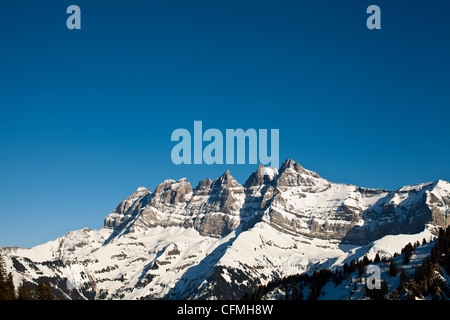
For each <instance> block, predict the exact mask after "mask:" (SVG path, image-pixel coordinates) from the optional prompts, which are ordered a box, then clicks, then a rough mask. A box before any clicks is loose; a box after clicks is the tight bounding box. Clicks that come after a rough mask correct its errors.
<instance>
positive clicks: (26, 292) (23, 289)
mask: <svg viewBox="0 0 450 320" xmlns="http://www.w3.org/2000/svg"><path fill="white" fill-rule="evenodd" d="M17 299H18V300H33V292H32V291H31V289H30V286H28V285H27V284H24V283H22V284H21V285H20V286H19V288H18V289H17Z"/></svg>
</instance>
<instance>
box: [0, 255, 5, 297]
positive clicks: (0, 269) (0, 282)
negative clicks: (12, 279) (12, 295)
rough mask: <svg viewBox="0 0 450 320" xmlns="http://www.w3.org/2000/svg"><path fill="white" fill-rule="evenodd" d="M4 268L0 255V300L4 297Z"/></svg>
mask: <svg viewBox="0 0 450 320" xmlns="http://www.w3.org/2000/svg"><path fill="white" fill-rule="evenodd" d="M5 286H6V270H5V265H4V263H3V257H2V256H1V255H0V300H5V299H6V287H5Z"/></svg>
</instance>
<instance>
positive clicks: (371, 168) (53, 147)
mask: <svg viewBox="0 0 450 320" xmlns="http://www.w3.org/2000/svg"><path fill="white" fill-rule="evenodd" d="M71 4H76V5H78V6H79V7H80V8H81V25H82V29H81V30H68V29H67V28H66V19H67V17H68V16H69V15H68V14H66V8H67V7H68V6H69V5H71ZM371 4H377V5H378V6H380V8H381V17H382V22H381V24H382V29H381V30H368V29H367V28H366V19H367V17H368V15H367V14H366V8H367V7H368V6H369V5H371ZM448 12H450V3H449V2H448V1H446V0H432V1H425V0H423V1H395V3H393V1H384V0H383V1H379V0H376V1H370V2H369V1H360V0H358V1H357V0H349V1H331V0H329V1H322V0H316V1H312V0H311V1H288V0H286V1H261V0H259V1H256V0H255V1H254V0H240V1H237V0H226V1H222V0H220V1H206V0H205V1H197V0H189V1H181V0H179V1H175V0H170V1H169V0H157V1H156V0H151V1H123V0H121V1H83V0H75V1H70V2H69V1H60V0H58V1H56V0H54V1H46V0H44V1H30V0H25V1H12V0H7V1H3V2H2V5H1V7H0V30H1V31H0V41H1V42H0V43H1V50H0V111H1V117H0V203H1V206H0V221H1V223H0V246H15V245H17V246H23V247H29V246H33V245H37V244H40V243H43V242H45V241H48V240H52V239H54V238H56V237H59V236H62V235H64V234H65V233H66V232H68V231H71V230H75V229H79V228H83V227H89V228H92V229H95V228H100V227H101V226H102V225H103V219H104V217H105V216H106V215H107V214H109V213H110V212H111V211H112V210H113V209H114V208H115V206H116V205H117V204H118V203H119V202H120V201H122V200H123V199H125V198H126V197H127V196H128V195H129V194H131V193H132V192H133V191H134V190H135V189H136V188H137V187H139V186H146V187H149V188H151V189H152V190H154V188H155V187H156V185H158V184H159V183H161V182H162V181H164V180H165V179H168V178H172V179H179V178H182V177H186V178H188V180H189V181H191V183H192V184H193V185H194V186H195V185H196V184H197V183H198V181H199V180H200V179H203V178H206V177H209V178H211V179H215V178H217V177H218V176H220V175H221V174H222V173H223V172H224V171H225V170H227V169H230V171H231V174H232V175H233V176H234V177H235V178H236V179H237V180H238V181H239V182H241V183H244V182H245V180H246V178H247V177H248V176H249V175H250V173H251V172H252V171H254V170H255V169H256V165H211V166H208V165H180V166H176V165H174V164H172V162H171V158H170V153H171V149H172V147H173V146H174V145H175V143H173V142H171V141H170V135H171V133H172V131H173V130H175V129H177V128H186V129H188V130H190V131H191V132H192V131H193V122H194V121H195V120H201V121H203V127H204V129H207V128H217V129H220V130H223V132H225V129H237V128H243V129H248V128H255V129H279V130H280V161H281V162H282V161H283V160H284V159H286V158H291V159H294V160H295V161H297V162H299V163H300V164H302V165H303V166H304V167H305V168H308V169H311V170H314V171H316V172H318V173H319V174H320V175H322V176H323V177H324V178H326V179H328V180H331V181H334V182H342V183H351V184H356V185H359V186H364V187H373V188H385V189H397V188H399V187H401V186H402V185H406V184H413V183H419V182H428V181H434V180H437V179H444V180H450V167H449V156H450V146H449V143H448V141H449V138H450V128H449V126H448V123H449V120H450V111H449V107H450V90H449V87H450V77H449V75H450V59H449V57H450V26H449V25H448Z"/></svg>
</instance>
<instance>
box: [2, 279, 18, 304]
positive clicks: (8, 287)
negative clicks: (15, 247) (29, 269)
mask: <svg viewBox="0 0 450 320" xmlns="http://www.w3.org/2000/svg"><path fill="white" fill-rule="evenodd" d="M4 288H5V291H4V293H5V299H6V300H15V299H16V292H15V289H14V282H13V277H12V274H11V273H9V274H8V276H7V277H6V281H5V282H4Z"/></svg>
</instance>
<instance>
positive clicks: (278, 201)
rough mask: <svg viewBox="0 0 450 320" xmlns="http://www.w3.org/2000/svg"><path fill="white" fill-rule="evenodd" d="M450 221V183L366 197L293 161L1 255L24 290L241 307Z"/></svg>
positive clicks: (144, 197)
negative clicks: (285, 282)
mask: <svg viewBox="0 0 450 320" xmlns="http://www.w3.org/2000/svg"><path fill="white" fill-rule="evenodd" d="M449 210H450V183H449V182H446V181H442V180H438V181H435V182H432V183H424V184H417V185H411V186H406V187H403V188H401V189H399V190H397V191H387V190H378V189H368V188H360V187H357V186H353V185H347V184H339V183H333V182H330V181H327V180H326V179H324V178H322V177H320V176H319V175H318V174H317V173H315V172H313V171H309V170H307V169H305V168H303V167H302V166H301V165H300V164H298V163H296V162H295V161H292V160H286V161H285V162H284V163H283V164H282V166H281V167H280V168H279V169H274V168H267V167H263V166H259V167H258V169H257V171H256V172H254V173H252V174H251V175H250V177H249V178H248V180H247V181H246V182H245V184H244V185H241V184H239V183H238V182H237V181H236V180H235V179H234V178H233V177H232V176H231V174H230V172H229V171H227V172H225V173H224V174H223V175H222V176H221V177H219V178H217V179H216V180H214V181H212V180H210V179H205V180H202V181H201V182H200V183H199V184H198V186H197V187H195V188H193V187H192V186H191V184H190V183H189V182H188V181H187V180H186V179H180V180H178V181H175V180H166V181H164V182H163V183H161V184H160V185H159V186H158V187H157V188H156V190H155V191H154V192H152V191H150V190H147V189H146V188H144V187H140V188H138V189H137V190H136V191H135V192H134V193H133V194H132V195H130V196H129V197H128V198H127V199H126V200H124V201H122V202H121V203H120V204H119V205H118V206H117V208H116V209H115V210H114V211H113V212H112V213H111V214H109V215H108V216H107V217H106V218H105V222H104V227H103V228H101V229H99V230H89V229H82V230H77V231H73V232H69V233H68V234H66V235H65V236H63V237H61V238H59V239H56V240H53V241H50V242H48V243H45V244H42V245H39V246H36V247H33V248H30V249H22V248H2V249H0V250H1V251H0V252H1V253H2V254H3V256H4V259H5V264H6V266H7V268H8V271H11V272H13V275H14V281H15V283H16V285H18V284H20V283H21V282H23V281H25V282H28V283H30V284H36V283H37V282H38V281H40V280H48V281H49V282H50V283H51V284H52V287H53V290H54V292H55V293H56V294H57V295H59V296H60V297H62V298H67V299H239V298H241V297H242V296H243V295H244V294H245V293H248V292H252V291H253V290H254V288H255V287H256V286H257V285H259V284H266V283H268V282H269V281H271V280H273V279H278V278H282V277H285V276H288V275H291V274H298V273H302V272H310V271H312V270H315V269H318V268H324V267H325V268H333V267H337V266H341V265H342V264H343V263H345V262H348V261H350V260H352V259H355V258H358V257H362V256H364V254H366V253H368V254H370V255H375V254H376V253H379V255H381V256H389V255H391V254H393V252H396V251H397V247H403V246H404V245H405V244H406V243H408V242H410V241H416V240H418V241H422V239H423V238H427V239H429V238H432V237H433V235H434V233H435V230H436V227H437V226H443V227H446V226H448V225H449V224H450V219H449ZM405 234H406V235H407V236H405ZM396 235H400V236H398V237H397V236H396ZM386 239H389V240H386ZM395 239H398V241H396V240H395ZM406 239H407V240H406ZM411 239H413V240H411ZM405 241H407V242H406V243H405ZM380 244H382V245H380ZM394 247H395V248H394Z"/></svg>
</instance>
